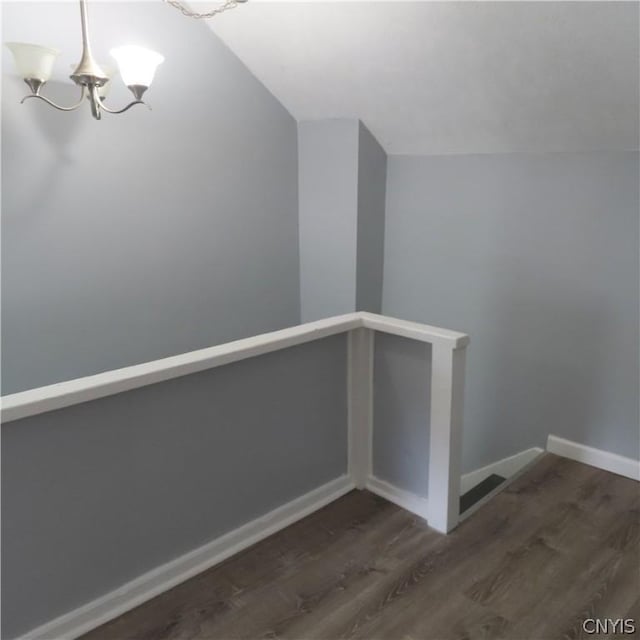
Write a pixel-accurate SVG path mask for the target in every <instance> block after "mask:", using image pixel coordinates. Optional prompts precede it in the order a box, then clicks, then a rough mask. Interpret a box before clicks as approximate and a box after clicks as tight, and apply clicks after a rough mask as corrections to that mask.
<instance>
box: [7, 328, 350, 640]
mask: <svg viewBox="0 0 640 640" xmlns="http://www.w3.org/2000/svg"><path fill="white" fill-rule="evenodd" d="M346 389H347V384H346V337H345V336H344V335H342V336H335V337H331V338H326V339H324V340H320V341H317V342H311V343H308V344H306V345H301V346H298V347H293V348H290V349H285V350H283V351H278V352H275V353H272V354H268V355H264V356H260V357H257V358H252V359H250V360H245V361H242V362H238V363H235V364H232V365H228V366H224V367H220V368H217V369H212V370H210V371H205V372H202V373H198V374H194V375H190V376H185V377H183V378H178V379H175V380H170V381H168V382H164V383H160V384H156V385H152V386H148V387H143V388H141V389H136V390H134V391H130V392H126V393H123V394H119V395H115V396H111V397H108V398H103V399H100V400H95V401H93V402H88V403H84V404H80V405H76V406H74V407H69V408H67V409H62V410H59V411H54V412H51V413H47V414H43V415H40V416H34V417H32V418H25V419H23V420H19V421H16V422H11V423H9V424H7V425H4V426H3V427H2V509H3V517H2V586H3V590H2V597H3V608H2V613H3V616H2V623H3V632H2V637H3V638H9V637H13V635H14V634H17V633H20V632H23V631H26V630H28V629H29V628H32V627H34V626H36V625H38V624H40V623H42V622H45V621H47V620H49V619H51V618H53V617H55V616H57V615H59V614H62V613H64V612H66V611H69V610H71V609H73V608H75V607H77V606H79V605H81V604H83V603H84V602H87V601H89V600H92V599H94V598H96V597H97V596H100V595H101V594H103V593H105V592H107V591H109V590H111V589H113V588H115V587H117V586H119V585H120V584H122V583H124V582H126V581H128V580H131V579H132V578H134V577H136V576H138V575H139V574H141V573H143V572H145V571H148V570H150V569H153V568H155V567H156V566H158V565H160V564H162V563H165V562H167V561H169V560H171V559H172V558H175V557H177V556H179V555H181V554H183V553H185V552H187V551H190V550H192V549H194V548H196V547H198V546H200V545H202V544H204V543H206V542H208V541H210V540H211V539H213V538H215V537H217V536H219V535H221V534H223V533H225V532H227V531H229V530H231V529H234V528H236V527H238V526H239V525H242V524H244V523H246V522H248V521H249V520H252V519H253V518H255V517H257V516H259V515H261V514H264V513H266V512H268V511H270V510H272V509H273V508H275V507H277V506H280V505H281V504H283V503H285V502H288V501H290V500H292V499H294V498H296V497H298V496H300V495H302V494H304V493H306V492H308V491H310V490H312V489H314V488H316V487H318V486H320V485H322V484H324V483H326V482H328V481H330V480H332V479H334V478H336V477H339V476H340V475H342V474H344V473H346V469H347V398H346ZM88 426H90V428H87V427H88Z"/></svg>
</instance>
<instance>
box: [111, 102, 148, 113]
mask: <svg viewBox="0 0 640 640" xmlns="http://www.w3.org/2000/svg"><path fill="white" fill-rule="evenodd" d="M137 104H143V105H144V106H145V107H147V109H149V111H151V107H150V106H149V105H148V104H147V103H146V102H145V101H144V100H134V101H133V102H130V103H129V104H128V105H127V106H126V107H123V108H122V109H109V107H106V106H105V104H104V102H100V109H102V110H103V111H106V112H107V113H124V112H125V111H128V110H129V109H131V107H135V106H136V105H137Z"/></svg>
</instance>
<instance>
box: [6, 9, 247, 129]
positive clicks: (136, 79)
mask: <svg viewBox="0 0 640 640" xmlns="http://www.w3.org/2000/svg"><path fill="white" fill-rule="evenodd" d="M165 2H167V4H170V5H171V6H173V7H175V8H177V9H179V10H180V11H181V12H182V13H183V14H184V15H186V16H189V17H192V18H212V17H214V16H215V15H217V14H218V13H221V12H223V11H226V10H227V9H232V8H233V7H235V6H236V5H237V4H238V3H239V2H246V0H226V2H225V3H224V4H223V5H221V6H219V7H217V8H215V9H213V10H212V11H209V12H206V13H196V12H193V11H191V10H190V9H188V8H187V7H186V6H184V5H183V4H181V3H180V2H179V1H178V0H165ZM80 22H81V26H82V57H81V59H80V63H79V64H78V66H77V67H76V68H75V69H74V71H73V73H72V74H71V76H70V78H71V80H73V82H75V84H76V85H78V86H79V87H80V98H79V100H78V102H76V103H75V104H73V105H71V106H68V107H65V106H62V105H59V104H56V103H55V102H53V100H50V99H49V98H47V97H46V96H44V95H42V94H41V90H42V87H43V86H44V85H45V83H46V82H47V80H49V78H51V74H52V72H53V65H54V63H55V60H56V58H57V56H58V55H59V54H60V52H59V51H58V50H57V49H52V48H50V47H43V46H41V45H37V44H29V43H26V42H7V43H6V45H7V47H8V48H9V49H10V51H11V53H13V57H14V60H15V64H16V67H17V69H18V72H19V73H20V75H21V76H22V78H23V80H24V81H25V82H26V83H27V85H28V87H29V89H31V93H30V94H28V95H26V96H25V97H24V98H23V99H22V100H21V101H20V103H21V104H22V103H23V102H24V101H25V100H28V99H29V98H37V99H38V100H42V101H43V102H46V103H47V104H48V105H50V106H52V107H54V108H56V109H58V110H59V111H75V110H76V109H78V108H79V107H80V106H81V105H82V104H83V102H84V99H85V98H88V100H89V103H90V105H91V114H92V115H93V117H94V118H95V119H96V120H100V118H101V117H102V112H103V111H105V112H107V113H124V112H125V111H127V110H128V109H130V108H131V107H133V106H135V105H137V104H144V105H146V106H147V107H148V105H147V104H146V102H144V101H143V100H142V96H143V95H144V93H145V91H146V90H147V89H148V88H149V86H150V85H151V82H152V80H153V77H154V75H155V72H156V69H157V67H158V65H159V64H160V63H161V62H163V60H164V57H163V56H161V55H160V54H159V53H156V52H155V51H151V50H150V49H144V48H143V47H137V46H125V47H118V48H117V49H112V50H111V52H110V53H111V56H112V57H113V58H114V59H115V61H116V63H117V65H118V70H119V71H120V76H121V77H122V80H123V82H124V83H125V84H126V85H127V87H128V89H129V90H130V91H131V93H132V94H133V98H134V99H133V101H132V102H130V103H129V104H127V105H126V106H124V107H123V108H121V109H111V108H110V107H108V106H107V105H106V104H105V97H106V93H107V86H106V85H107V83H108V82H109V81H110V80H111V75H112V70H111V69H108V68H104V67H101V66H100V65H99V64H98V63H97V62H96V61H95V59H94V58H93V54H92V52H91V43H90V41H89V26H88V20H87V0H80ZM149 108H150V107H149Z"/></svg>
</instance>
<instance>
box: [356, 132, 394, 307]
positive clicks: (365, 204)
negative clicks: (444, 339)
mask: <svg viewBox="0 0 640 640" xmlns="http://www.w3.org/2000/svg"><path fill="white" fill-rule="evenodd" d="M386 184H387V154H386V152H385V150H384V149H383V148H382V147H381V146H380V143H379V142H378V141H377V140H376V139H375V138H374V137H373V135H372V134H371V132H370V131H369V130H368V129H367V128H366V127H365V126H364V125H363V124H362V122H361V123H360V127H359V137H358V249H357V251H358V260H357V266H356V309H357V310H358V311H371V312H372V313H380V311H381V309H382V275H383V269H384V208H385V192H386Z"/></svg>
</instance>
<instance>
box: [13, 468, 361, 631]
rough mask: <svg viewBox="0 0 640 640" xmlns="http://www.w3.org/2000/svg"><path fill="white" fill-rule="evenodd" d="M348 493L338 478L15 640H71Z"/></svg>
mask: <svg viewBox="0 0 640 640" xmlns="http://www.w3.org/2000/svg"><path fill="white" fill-rule="evenodd" d="M352 489H354V485H353V482H352V481H351V478H350V477H349V476H347V475H344V476H341V477H339V478H336V479H335V480H332V481H331V482H328V483H327V484H324V485H322V486H320V487H318V488H316V489H313V490H312V491H310V492H309V493H306V494H305V495H303V496H300V497H299V498H296V499H295V500H292V501H291V502H288V503H287V504H284V505H282V506H280V507H278V508H277V509H274V510H273V511H270V512H269V513H267V514H265V515H263V516H261V517H259V518H256V519H255V520H252V521H251V522H248V523H247V524H245V525H242V526H241V527H239V528H237V529H234V530H233V531H230V532H229V533H226V534H224V535H223V536H221V537H219V538H216V539H215V540H212V541H211V542H208V543H207V544H205V545H204V546H202V547H199V548H198V549H195V550H193V551H190V552H189V553H186V554H184V555H183V556H180V557H179V558H176V559H174V560H171V561H170V562H167V563H166V564H163V565H161V566H160V567H157V568H155V569H153V570H152V571H149V572H147V573H144V574H143V575H141V576H139V577H137V578H135V579H134V580H131V581H130V582H127V583H126V584H124V585H122V586H120V587H118V588H117V589H115V590H113V591H111V592H109V593H107V594H105V595H103V596H101V597H99V598H97V599H95V600H93V601H91V602H88V603H87V604H85V605H83V606H81V607H79V608H78V609H75V610H74V611H70V612H69V613H66V614H64V615H62V616H60V617H59V618H55V619H54V620H51V621H50V622H47V623H46V624H44V625H42V626H40V627H37V628H36V629H33V630H32V631H29V632H28V633H26V634H24V635H23V636H21V637H20V638H19V640H52V638H55V639H56V640H72V639H73V638H78V637H79V636H81V635H82V634H84V633H87V632H89V631H91V630H92V629H95V628H96V627H98V626H100V625H101V624H104V623H105V622H108V621H109V620H113V619H114V618H116V617H118V616H119V615H122V614H123V613H125V612H127V611H130V610H131V609H133V608H134V607H137V606H138V605H140V604H142V603H143V602H146V601H147V600H150V599H151V598H154V597H155V596H157V595H159V594H160V593H163V592H165V591H167V590H168V589H171V588H172V587H175V586H176V585H178V584H180V583H181V582H184V581H185V580H188V579H189V578H191V577H193V576H195V575H197V574H199V573H202V572H203V571H206V570H207V569H209V568H211V567H213V566H214V565H216V564H219V563H220V562H222V561H223V560H226V559H227V558H229V557H230V556H232V555H234V554H236V553H238V552H239V551H242V550H243V549H246V548H247V547H250V546H251V545H253V544H255V543H256V542H259V541H260V540H263V539H264V538H266V537H268V536H270V535H272V534H274V533H276V532H277V531H280V530H281V529H284V528H285V527H288V526H289V525H290V524H293V523H294V522H297V521H298V520H301V519H302V518H304V517H305V516H308V515H309V514H311V513H313V512H314V511H317V510H318V509H321V508H322V507H324V506H326V505H327V504H329V503H330V502H333V501H334V500H337V499H338V498H340V497H341V496H343V495H344V494H346V493H348V492H349V491H351V490H352Z"/></svg>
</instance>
